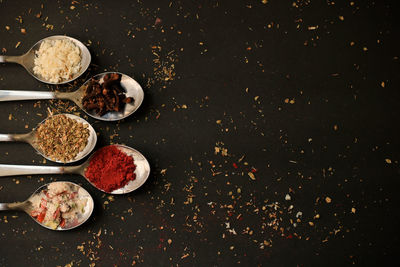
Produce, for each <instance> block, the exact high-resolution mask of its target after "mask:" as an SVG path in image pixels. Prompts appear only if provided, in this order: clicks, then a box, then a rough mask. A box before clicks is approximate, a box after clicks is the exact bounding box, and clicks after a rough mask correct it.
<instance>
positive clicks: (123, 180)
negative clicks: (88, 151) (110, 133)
mask: <svg viewBox="0 0 400 267" xmlns="http://www.w3.org/2000/svg"><path fill="white" fill-rule="evenodd" d="M135 169H136V165H135V164H134V162H133V157H131V156H128V155H127V154H125V153H124V152H122V151H121V150H119V149H118V148H117V147H116V146H106V147H103V148H102V149H100V150H99V151H97V152H96V153H95V154H94V155H93V157H92V159H91V160H90V163H89V167H88V168H87V170H86V172H85V176H86V177H87V178H88V179H89V180H90V181H91V182H92V183H93V184H95V185H96V187H98V188H100V189H101V190H103V191H105V192H112V191H114V190H115V189H118V188H121V187H124V186H125V185H126V184H127V183H128V182H129V181H132V180H134V179H135V178H136V175H135Z"/></svg>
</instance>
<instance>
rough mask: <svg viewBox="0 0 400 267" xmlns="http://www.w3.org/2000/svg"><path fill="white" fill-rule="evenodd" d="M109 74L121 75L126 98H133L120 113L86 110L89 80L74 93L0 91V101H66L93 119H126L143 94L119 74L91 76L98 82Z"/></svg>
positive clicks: (137, 86)
mask: <svg viewBox="0 0 400 267" xmlns="http://www.w3.org/2000/svg"><path fill="white" fill-rule="evenodd" d="M109 73H118V74H121V75H122V77H121V86H122V88H124V89H125V91H126V97H133V99H134V101H133V102H132V103H127V104H125V109H124V110H123V111H122V112H116V111H113V112H108V113H106V114H104V115H103V116H99V115H97V114H96V113H95V112H90V111H88V110H86V109H85V108H84V107H83V105H82V98H83V96H84V94H85V90H86V87H87V86H88V84H89V82H90V80H91V79H89V80H87V81H86V82H85V83H84V84H83V85H82V86H81V87H79V89H78V90H76V91H74V92H67V93H64V92H43V91H42V92H40V91H19V90H18V91H11V90H0V101H17V100H40V99H67V100H70V101H73V102H75V104H76V105H77V106H78V107H80V108H81V109H82V110H83V111H85V112H86V114H88V115H89V116H92V117H93V118H95V119H98V120H103V121H117V120H121V119H123V118H126V117H128V116H129V115H131V114H132V113H133V112H135V111H136V110H137V109H138V108H139V106H140V105H141V104H142V102H143V98H144V92H143V89H142V87H141V86H140V84H138V83H137V82H136V81H135V80H134V79H132V78H131V77H129V76H128V75H125V74H123V73H119V72H104V73H101V74H97V75H95V76H93V78H94V79H96V80H100V83H102V81H103V80H102V79H103V77H104V75H106V74H109Z"/></svg>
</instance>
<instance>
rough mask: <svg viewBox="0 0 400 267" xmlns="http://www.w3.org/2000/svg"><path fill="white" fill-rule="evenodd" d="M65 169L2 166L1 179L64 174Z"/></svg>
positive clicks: (0, 170) (0, 168)
mask: <svg viewBox="0 0 400 267" xmlns="http://www.w3.org/2000/svg"><path fill="white" fill-rule="evenodd" d="M62 173H65V170H64V167H57V166H29V165H8V164H0V177H3V176H14V175H33V174H62Z"/></svg>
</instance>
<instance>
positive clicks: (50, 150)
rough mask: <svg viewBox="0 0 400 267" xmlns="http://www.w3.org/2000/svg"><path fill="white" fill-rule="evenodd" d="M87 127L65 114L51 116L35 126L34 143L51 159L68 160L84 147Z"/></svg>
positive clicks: (88, 133)
mask: <svg viewBox="0 0 400 267" xmlns="http://www.w3.org/2000/svg"><path fill="white" fill-rule="evenodd" d="M88 127H89V126H88V125H86V124H83V123H81V122H78V121H77V120H74V119H71V118H69V117H67V116H65V115H55V116H52V117H50V118H48V119H47V120H46V121H44V123H42V124H41V125H40V126H39V127H38V128H37V130H36V133H35V134H36V139H35V142H34V145H35V146H36V147H37V149H38V150H39V151H41V152H42V153H43V154H44V155H46V156H47V157H49V158H51V159H52V160H55V161H61V162H68V161H70V160H73V159H74V158H76V156H77V155H78V154H79V152H81V151H83V150H84V149H85V147H86V145H87V143H88V138H89V135H90V132H89V130H88Z"/></svg>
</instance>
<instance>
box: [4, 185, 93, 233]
mask: <svg viewBox="0 0 400 267" xmlns="http://www.w3.org/2000/svg"><path fill="white" fill-rule="evenodd" d="M53 183H68V184H69V185H70V186H71V188H73V190H74V191H77V192H78V196H79V198H80V199H86V200H87V201H86V206H85V208H84V212H83V213H78V217H77V220H74V221H72V222H67V223H66V224H65V225H64V226H63V227H61V226H58V227H57V228H56V229H53V228H50V227H49V226H47V225H44V224H42V223H40V222H39V221H38V220H36V219H35V218H34V217H32V215H31V211H32V210H33V209H34V207H33V200H34V198H35V196H36V195H39V194H40V193H41V192H42V190H46V189H47V187H48V186H49V185H50V184H53ZM53 183H49V184H45V185H43V186H41V187H39V188H38V189H37V190H36V191H35V192H34V193H33V194H32V195H31V196H30V197H29V198H28V199H27V200H25V201H23V202H14V203H0V211H1V210H22V211H25V212H26V213H27V214H28V215H29V216H31V218H32V219H34V220H35V222H37V223H38V224H39V225H41V226H43V227H45V228H47V229H50V230H57V231H64V230H71V229H73V228H75V227H78V226H80V225H81V224H83V223H84V222H86V221H87V219H89V217H90V215H92V212H93V208H94V202H93V198H92V197H91V195H90V194H89V193H88V192H87V191H86V190H85V189H84V188H83V187H81V186H79V185H77V184H74V183H71V182H66V181H62V182H53Z"/></svg>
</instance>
